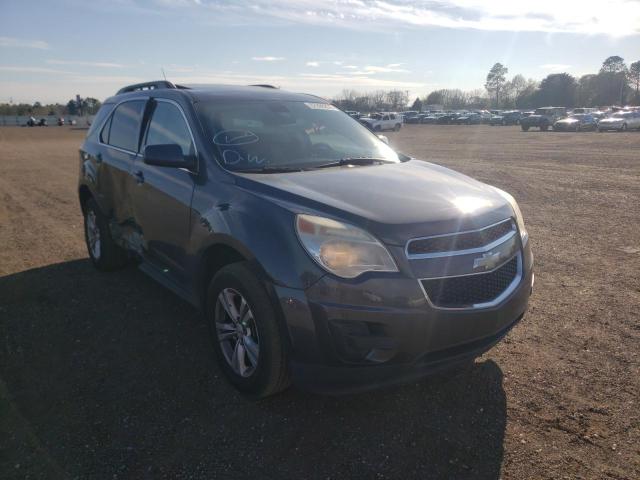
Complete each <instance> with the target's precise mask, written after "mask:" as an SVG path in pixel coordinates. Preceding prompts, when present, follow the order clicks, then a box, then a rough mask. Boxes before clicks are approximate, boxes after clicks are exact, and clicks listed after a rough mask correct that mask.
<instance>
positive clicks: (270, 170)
mask: <svg viewBox="0 0 640 480" xmlns="http://www.w3.org/2000/svg"><path fill="white" fill-rule="evenodd" d="M301 171H302V169H301V168H300V167H270V166H265V167H259V168H243V169H242V170H235V173H290V172H301Z"/></svg>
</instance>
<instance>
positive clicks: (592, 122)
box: [553, 113, 598, 132]
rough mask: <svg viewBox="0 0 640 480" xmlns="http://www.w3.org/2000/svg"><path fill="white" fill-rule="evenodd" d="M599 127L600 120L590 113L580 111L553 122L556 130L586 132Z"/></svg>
mask: <svg viewBox="0 0 640 480" xmlns="http://www.w3.org/2000/svg"><path fill="white" fill-rule="evenodd" d="M597 128H598V121H597V120H596V118H595V117H594V116H593V115H591V114H590V113H578V114H575V115H570V116H568V117H567V118H563V119H562V120H558V121H557V122H556V123H554V124H553V129H554V130H555V131H556V132H584V131H594V130H596V129H597Z"/></svg>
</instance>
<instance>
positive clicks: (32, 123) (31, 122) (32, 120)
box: [27, 117, 38, 127]
mask: <svg viewBox="0 0 640 480" xmlns="http://www.w3.org/2000/svg"><path fill="white" fill-rule="evenodd" d="M37 124H38V121H37V120H36V119H35V118H33V117H29V119H28V120H27V127H35V126H36V125H37Z"/></svg>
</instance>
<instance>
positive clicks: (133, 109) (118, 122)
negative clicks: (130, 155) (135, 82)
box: [102, 100, 146, 152]
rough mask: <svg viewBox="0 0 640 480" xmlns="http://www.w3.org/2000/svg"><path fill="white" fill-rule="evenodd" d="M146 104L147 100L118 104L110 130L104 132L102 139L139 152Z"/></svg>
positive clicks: (113, 144) (112, 144)
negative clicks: (141, 126)
mask: <svg viewBox="0 0 640 480" xmlns="http://www.w3.org/2000/svg"><path fill="white" fill-rule="evenodd" d="M145 104H146V101H145V100H132V101H130V102H124V103H121V104H120V105H118V107H116V110H115V111H114V112H113V115H112V116H111V128H110V129H109V130H108V132H105V131H103V132H102V141H103V142H105V143H107V144H109V145H111V146H114V147H118V148H122V149H123V150H128V151H130V152H137V151H138V139H139V138H140V122H141V120H142V114H143V112H144V106H145ZM105 127H106V125H105ZM105 134H106V135H107V138H105Z"/></svg>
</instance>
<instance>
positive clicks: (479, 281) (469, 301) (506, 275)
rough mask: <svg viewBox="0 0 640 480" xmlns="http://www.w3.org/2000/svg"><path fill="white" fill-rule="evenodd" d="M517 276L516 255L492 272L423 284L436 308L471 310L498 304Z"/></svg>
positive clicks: (422, 281)
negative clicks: (494, 303) (489, 303)
mask: <svg viewBox="0 0 640 480" xmlns="http://www.w3.org/2000/svg"><path fill="white" fill-rule="evenodd" d="M517 275H518V256H517V255H516V256H515V257H513V258H512V259H511V260H509V261H508V262H507V263H505V264H504V265H502V266H501V267H499V268H497V269H496V270H493V271H492V272H488V273H479V274H474V275H466V276H461V277H447V278H437V279H425V280H421V281H420V282H421V283H422V287H423V288H424V291H425V293H426V294H427V296H428V297H429V300H430V301H431V303H432V304H433V305H434V306H435V307H439V308H469V307H473V306H474V305H476V304H480V303H487V302H491V301H492V300H495V299H496V298H497V297H499V296H500V295H501V294H502V293H503V292H504V291H505V290H506V289H507V288H508V287H509V285H511V283H512V282H513V281H514V280H515V278H516V276H517Z"/></svg>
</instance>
